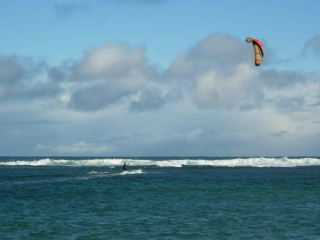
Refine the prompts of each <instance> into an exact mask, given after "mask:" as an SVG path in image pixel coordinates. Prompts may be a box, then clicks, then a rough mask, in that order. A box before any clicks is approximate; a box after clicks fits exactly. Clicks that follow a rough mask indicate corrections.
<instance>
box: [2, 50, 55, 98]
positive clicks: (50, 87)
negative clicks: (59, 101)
mask: <svg viewBox="0 0 320 240" xmlns="http://www.w3.org/2000/svg"><path fill="white" fill-rule="evenodd" d="M47 73H48V69H47V66H46V64H45V63H42V62H40V63H35V62H34V61H33V60H32V59H31V58H23V57H16V56H0V100H1V102H2V103H4V102H22V101H32V100H35V101H36V100H44V99H49V98H55V97H56V96H57V95H58V94H59V91H60V87H59V84H58V83H57V82H54V81H51V79H50V78H49V77H48V75H47Z"/></svg>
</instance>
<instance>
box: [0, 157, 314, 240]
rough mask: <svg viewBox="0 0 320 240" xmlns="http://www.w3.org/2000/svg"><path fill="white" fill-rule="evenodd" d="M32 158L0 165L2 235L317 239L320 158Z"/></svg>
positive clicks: (15, 236) (0, 224)
mask: <svg viewBox="0 0 320 240" xmlns="http://www.w3.org/2000/svg"><path fill="white" fill-rule="evenodd" d="M22 160H24V161H31V160H30V159H27V158H26V159H22ZM72 160H73V161H78V160H76V159H72ZM89 160H90V159H89ZM162 160H163V159H162ZM2 161H3V162H7V163H8V162H10V161H11V162H16V160H15V161H13V160H12V159H11V160H10V159H9V160H8V159H3V160H2ZM79 161H80V160H79ZM270 161H271V160H270ZM128 162H130V161H129V160H128ZM16 163H17V162H16ZM0 165H1V164H0ZM31 165H32V164H29V165H26V164H24V165H19V164H11V165H2V166H0V234H1V235H0V237H1V240H7V239H8V240H9V239H10V240H11V239H28V240H33V239H39V240H40V239H41V240H45V239H79V240H80V239H86V240H90V239H320V185H319V183H320V167H318V166H309V167H303V166H302V167H281V168H280V167H273V168H269V167H268V168H266V167H262V168H261V167H259V168H258V167H233V168H230V167H210V166H194V165H192V166H182V167H170V166H169V167H159V166H150V165H148V164H147V165H148V166H145V165H140V166H133V164H131V165H132V166H130V165H129V170H128V171H122V170H121V168H120V167H119V166H114V165H112V166H109V165H108V166H101V164H100V165H99V166H95V164H92V165H91V166H87V165H88V164H80V165H79V166H77V167H74V166H68V164H67V165H66V163H65V162H64V163H63V164H57V163H55V164H54V165H52V164H43V165H41V166H31ZM136 165H137V164H136Z"/></svg>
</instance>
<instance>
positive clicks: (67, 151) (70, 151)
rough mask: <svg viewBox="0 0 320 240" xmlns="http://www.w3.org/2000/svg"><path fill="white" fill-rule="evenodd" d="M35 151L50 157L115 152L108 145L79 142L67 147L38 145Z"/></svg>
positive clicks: (66, 145)
mask: <svg viewBox="0 0 320 240" xmlns="http://www.w3.org/2000/svg"><path fill="white" fill-rule="evenodd" d="M35 150H36V151H38V152H46V153H47V154H50V155H61V154H62V155H73V156H74V155H77V156H79V155H91V156H92V155H100V154H108V153H110V152H112V151H113V148H112V147H110V146H106V145H99V144H94V143H86V142H77V143H72V144H65V145H56V146H52V145H43V144H37V145H36V147H35Z"/></svg>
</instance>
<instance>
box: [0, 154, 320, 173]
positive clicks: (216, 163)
mask: <svg viewBox="0 0 320 240" xmlns="http://www.w3.org/2000/svg"><path fill="white" fill-rule="evenodd" d="M124 162H125V163H126V164H127V166H129V167H130V166H132V167H151V166H152V167H183V166H211V167H303V166H320V158H286V157H284V158H266V157H256V158H233V159H168V160H151V159H150V160H145V159H122V158H106V159H87V160H74V159H72V160H71V159H50V158H44V159H38V160H31V161H25V160H17V161H3V162H0V166H36V167H37V166H70V167H110V168H114V167H120V166H122V165H123V164H124ZM124 172H125V171H124ZM93 174H94V173H93Z"/></svg>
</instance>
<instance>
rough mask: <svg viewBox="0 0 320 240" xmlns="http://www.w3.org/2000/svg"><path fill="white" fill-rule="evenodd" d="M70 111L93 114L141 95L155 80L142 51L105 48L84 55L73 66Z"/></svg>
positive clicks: (119, 47) (120, 47) (155, 72)
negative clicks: (72, 109)
mask: <svg viewBox="0 0 320 240" xmlns="http://www.w3.org/2000/svg"><path fill="white" fill-rule="evenodd" d="M71 71H72V72H71V75H70V79H71V81H72V83H73V84H74V89H73V92H72V95H71V99H70V104H69V105H70V107H72V108H74V109H77V110H80V111H97V110H100V109H103V108H106V107H108V106H109V105H110V104H114V103H118V102H120V101H121V100H123V99H125V98H130V97H132V96H133V95H135V94H137V93H139V92H140V91H142V90H143V89H144V88H145V87H147V86H148V85H149V84H152V82H154V81H155V80H156V79H157V77H158V75H157V74H158V73H157V71H156V69H155V68H154V67H153V66H151V65H150V64H149V63H148V61H147V59H146V57H145V51H144V49H142V48H133V47H129V46H127V45H124V44H107V45H105V46H103V47H101V48H97V49H94V50H91V51H89V52H87V54H86V55H85V56H84V57H83V58H82V59H81V60H80V61H79V62H78V63H77V64H75V65H74V66H73V68H72V70H71Z"/></svg>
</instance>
